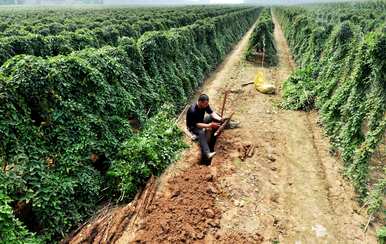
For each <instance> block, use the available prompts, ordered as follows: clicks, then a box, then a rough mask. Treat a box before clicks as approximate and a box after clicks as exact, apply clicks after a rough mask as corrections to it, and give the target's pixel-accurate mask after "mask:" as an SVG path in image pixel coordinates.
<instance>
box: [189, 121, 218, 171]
mask: <svg viewBox="0 0 386 244" xmlns="http://www.w3.org/2000/svg"><path fill="white" fill-rule="evenodd" d="M212 121H213V119H212V116H209V115H206V116H205V117H204V123H205V124H209V123H210V122H212ZM216 130H217V129H214V128H212V130H210V131H207V130H204V129H202V128H194V129H193V130H192V133H194V134H195V135H197V137H198V141H199V143H200V147H201V162H202V163H203V164H210V162H211V160H210V159H208V157H207V156H206V155H207V154H208V153H210V152H213V151H214V146H215V145H216V139H217V138H216V137H215V136H214V133H215V132H216ZM208 134H209V135H208ZM208 137H209V138H208Z"/></svg>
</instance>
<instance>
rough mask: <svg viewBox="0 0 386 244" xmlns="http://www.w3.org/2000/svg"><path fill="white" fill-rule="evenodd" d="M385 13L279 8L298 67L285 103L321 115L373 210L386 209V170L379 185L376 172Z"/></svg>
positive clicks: (385, 114) (370, 5) (385, 119)
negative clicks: (372, 181) (372, 180)
mask: <svg viewBox="0 0 386 244" xmlns="http://www.w3.org/2000/svg"><path fill="white" fill-rule="evenodd" d="M385 8H386V2H385V1H376V2H367V3H366V2H365V3H356V4H351V3H350V4H348V3H347V4H327V5H317V6H314V5H311V6H309V7H288V8H276V9H275V14H276V16H277V18H278V19H279V22H280V23H281V25H282V26H283V28H284V32H285V36H286V38H287V40H288V43H289V46H290V48H291V50H292V52H293V55H294V58H295V60H296V62H297V64H298V66H299V68H298V69H297V70H296V71H295V72H294V73H293V74H292V75H291V76H290V77H289V79H288V80H287V81H285V84H284V94H283V98H284V99H283V103H282V105H283V107H285V108H288V109H296V110H297V109H301V110H309V109H318V110H319V112H320V118H321V121H322V123H323V126H324V128H325V131H326V133H327V134H328V135H329V136H330V138H331V141H332V143H333V145H334V147H336V148H337V149H339V151H340V152H341V157H342V159H343V160H344V162H345V175H346V176H347V177H349V178H350V179H351V180H352V182H353V184H354V186H355V189H356V190H357V192H358V194H359V197H360V199H361V200H362V201H363V202H366V204H367V205H369V208H368V209H369V212H370V213H375V212H377V211H379V210H381V209H382V206H384V205H383V204H382V199H384V198H385V192H386V187H385V186H386V184H385V171H384V170H385V169H383V172H379V173H380V174H381V175H382V176H383V177H381V178H379V179H378V182H377V183H376V184H370V175H369V169H370V166H369V165H370V160H371V158H372V156H373V153H374V152H375V151H376V150H377V148H378V147H379V146H380V143H381V142H382V141H383V140H384V138H385V131H386V52H385V50H386V28H385V26H384V24H383V23H384V19H385V15H384V11H385ZM383 163H385V162H383ZM383 211H384V210H383Z"/></svg>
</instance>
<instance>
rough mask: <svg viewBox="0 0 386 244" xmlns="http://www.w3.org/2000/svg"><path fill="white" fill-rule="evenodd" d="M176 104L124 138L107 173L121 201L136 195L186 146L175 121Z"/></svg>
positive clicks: (111, 185)
mask: <svg viewBox="0 0 386 244" xmlns="http://www.w3.org/2000/svg"><path fill="white" fill-rule="evenodd" d="M171 112H172V107H166V106H163V107H162V109H161V112H159V113H158V114H157V115H155V116H154V117H153V118H151V119H150V120H149V121H148V122H147V124H146V126H145V128H144V129H143V130H142V131H141V132H140V133H139V134H136V135H134V136H133V137H131V138H130V139H128V140H126V141H124V142H123V143H122V145H121V146H120V149H119V152H118V157H117V158H116V159H115V160H114V161H113V162H112V165H111V167H110V169H109V171H108V172H107V176H108V177H109V181H110V184H109V186H110V188H111V191H112V192H113V194H116V195H118V194H119V195H120V196H119V199H120V200H127V199H130V197H132V196H133V195H134V194H135V193H136V191H137V189H138V187H139V186H141V185H143V184H144V183H145V181H146V179H147V178H149V177H150V176H151V175H159V174H160V173H161V172H162V171H163V170H164V169H165V168H166V167H167V166H168V165H169V164H170V163H171V162H173V161H174V160H175V157H176V155H177V152H178V151H180V150H181V149H183V148H184V143H183V141H182V139H181V138H182V137H181V134H182V132H181V131H180V130H179V129H178V127H177V125H176V124H175V123H173V121H172V118H171V117H170V114H171Z"/></svg>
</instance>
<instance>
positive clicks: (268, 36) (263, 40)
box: [245, 8, 278, 66]
mask: <svg viewBox="0 0 386 244" xmlns="http://www.w3.org/2000/svg"><path fill="white" fill-rule="evenodd" d="M274 28H275V26H274V24H273V20H272V16H271V11H270V9H269V8H265V9H263V10H262V11H261V14H260V16H259V18H258V20H257V23H256V26H255V28H254V30H253V32H252V35H251V38H250V39H249V43H248V48H247V50H246V52H245V58H246V59H247V60H249V61H256V59H257V57H258V56H260V58H261V63H262V65H265V64H266V65H269V66H274V65H276V64H277V63H278V56H277V49H276V44H275V40H274V37H273V30H274Z"/></svg>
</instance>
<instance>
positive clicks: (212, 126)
mask: <svg viewBox="0 0 386 244" xmlns="http://www.w3.org/2000/svg"><path fill="white" fill-rule="evenodd" d="M209 125H210V128H212V129H217V128H218V127H220V124H219V123H216V122H212V123H210V124H209Z"/></svg>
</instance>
